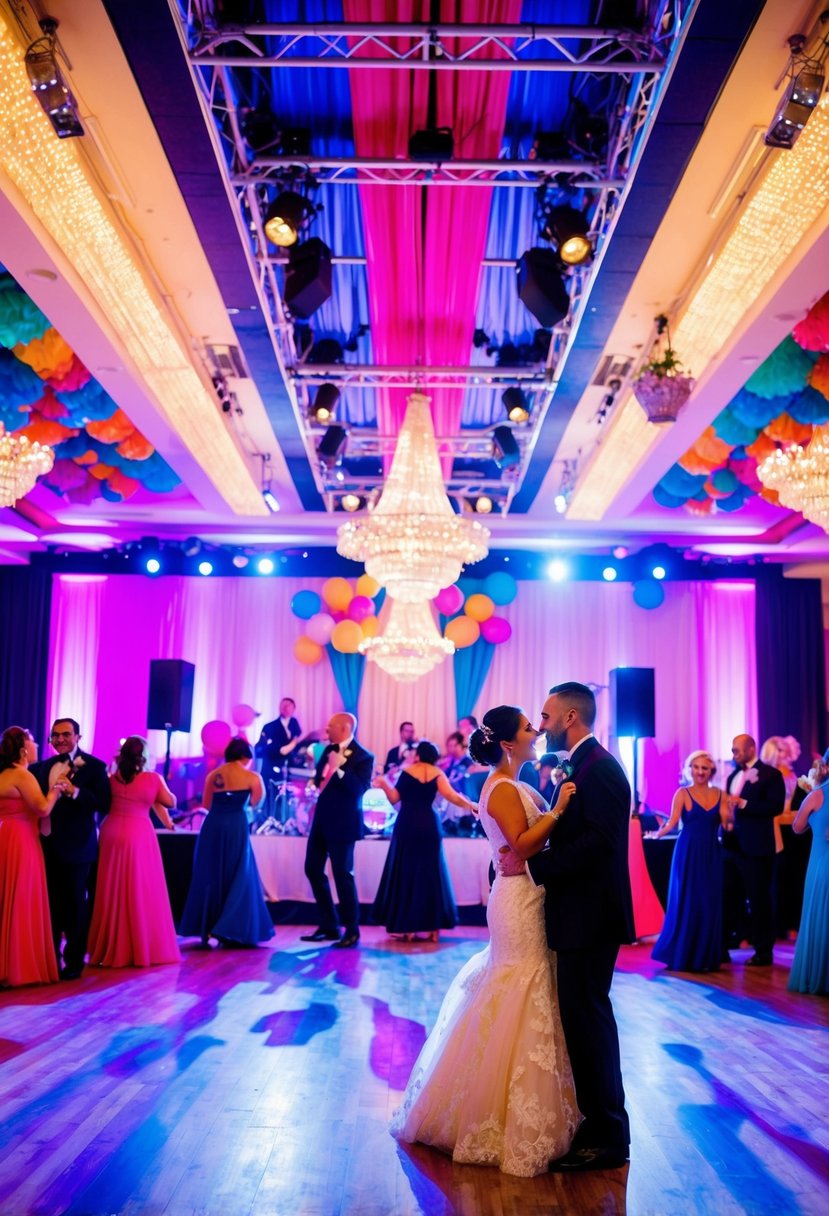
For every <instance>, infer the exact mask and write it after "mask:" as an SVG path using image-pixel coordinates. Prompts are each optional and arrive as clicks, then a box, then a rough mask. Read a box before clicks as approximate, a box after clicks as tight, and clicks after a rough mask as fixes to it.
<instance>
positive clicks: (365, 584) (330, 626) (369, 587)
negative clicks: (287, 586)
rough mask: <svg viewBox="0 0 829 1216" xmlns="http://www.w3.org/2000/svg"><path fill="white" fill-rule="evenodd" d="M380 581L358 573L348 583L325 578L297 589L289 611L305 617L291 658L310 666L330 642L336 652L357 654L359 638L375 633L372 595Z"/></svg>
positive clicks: (342, 580)
mask: <svg viewBox="0 0 829 1216" xmlns="http://www.w3.org/2000/svg"><path fill="white" fill-rule="evenodd" d="M380 590H381V588H380V584H379V583H378V582H377V581H376V580H375V579H373V578H371V577H370V576H369V575H368V574H361V575H360V577H359V578H358V579H357V582H356V584H355V585H354V586H353V587H352V585H351V583H350V582H349V581H348V579H347V578H329V579H326V581H325V582H324V583H323V585H322V589H321V592H320V594H317V592H316V591H311V590H303V591H298V592H297V593H296V595H295V596H294V597H293V599H292V600H291V612H293V614H294V616H296V617H299V619H300V620H301V621H305V632H304V633H303V634H302V636H301V637H298V638H297V640H296V641H295V642H294V658H295V659H296V660H297V662H298V663H302V665H303V666H304V667H314V666H315V665H316V664H317V663H319V662H320V660H321V659H322V657H323V655H324V654H325V647H326V646H329V645H330V646H333V647H334V649H335V650H338V651H339V652H340V654H357V651H358V647H359V645H360V643H361V642H362V640H363V638H373V637H376V635H377V631H378V629H379V627H380V626H379V622H378V620H377V606H376V604H375V599H376V597H377V596H378V595H379V593H380Z"/></svg>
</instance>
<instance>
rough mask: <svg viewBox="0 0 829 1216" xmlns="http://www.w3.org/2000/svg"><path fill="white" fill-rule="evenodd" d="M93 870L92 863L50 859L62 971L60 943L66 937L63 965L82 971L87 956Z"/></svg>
mask: <svg viewBox="0 0 829 1216" xmlns="http://www.w3.org/2000/svg"><path fill="white" fill-rule="evenodd" d="M91 868H92V866H91V863H90V862H88V861H80V862H70V861H60V860H58V858H56V857H54V856H51V855H47V856H46V886H47V889H48V892H49V911H50V914H51V920H52V940H53V941H54V943H55V955H56V956H57V960H58V967H60V942H61V937H64V936H65V938H66V945H65V947H64V951H63V964H64V966H65V967H66V968H67V970H69V971H80V970H81V968H82V967H83V964H84V958H85V956H86V938H87V934H88V932H89V915H90V905H89V898H88V893H89V880H90V871H91Z"/></svg>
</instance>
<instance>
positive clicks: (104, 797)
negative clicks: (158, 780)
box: [32, 718, 112, 980]
mask: <svg viewBox="0 0 829 1216" xmlns="http://www.w3.org/2000/svg"><path fill="white" fill-rule="evenodd" d="M80 740H81V728H80V726H79V725H78V723H77V722H76V720H75V719H74V718H57V719H56V721H55V722H54V724H53V726H52V732H51V734H50V736H49V742H50V743H51V745H52V748H53V749H54V751H55V752H56V755H54V756H53V757H52V758H51V759H50V760H41V761H40V762H39V763H38V764H35V765H33V766H32V773H33V775H34V776H35V777H36V778H37V782H38V784H39V786H40V788H41V790H42V791H43V793H44V794H48V793H49V792H50V791H51V790H52V789H54V787H55V785H60V786H61V789H62V790H63V791H64V792H63V793H62V795H61V797H59V798H58V800H57V802H56V803H55V805H54V808H53V810H52V814H51V815H50V817H49V821H50V832H49V835H48V836H45V835H43V834H41V844H42V846H43V855H44V858H45V861H46V885H47V887H48V890H49V909H50V913H51V917H52V937H53V940H54V944H55V955H56V956H57V960H58V968H59V969H61V972H60V975H61V979H64V980H76V979H79V978H80V976H81V973H82V971H83V965H84V958H85V956H86V939H87V932H88V929H89V906H90V903H91V898H92V891H91V875H92V868H93V864H94V863H95V862H96V861H97V859H98V831H97V825H96V816H98V817H102V816H104V815H106V813H107V811H108V810H109V804H110V801H111V798H112V794H111V791H110V785H109V777H108V776H107V770H106V765H105V764H104V762H103V760H99V759H97V757H95V756H92V755H90V754H89V752H85V751H82V750H81V748H80ZM64 937H65V939H66V941H65V945H64V950H63V959H62V960H61V952H60V946H61V939H62V938H64Z"/></svg>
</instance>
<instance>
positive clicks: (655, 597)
mask: <svg viewBox="0 0 829 1216" xmlns="http://www.w3.org/2000/svg"><path fill="white" fill-rule="evenodd" d="M664 599H665V588H664V587H663V586H662V584H661V583H658V582H657V581H656V580H655V579H652V578H641V579H640V580H639V582H638V583H634V584H633V602H634V604H638V605H639V607H640V608H648V609H650V608H658V607H659V605H660V604H661V603H662V602H663V601H664Z"/></svg>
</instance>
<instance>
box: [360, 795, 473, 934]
mask: <svg viewBox="0 0 829 1216" xmlns="http://www.w3.org/2000/svg"><path fill="white" fill-rule="evenodd" d="M396 789H397V792H398V793H399V794H400V803H399V811H398V814H397V819H396V821H395V824H394V831H393V832H392V837H391V844H390V845H389V852H388V856H387V857H386V864H385V866H384V867H383V875H382V877H381V879H380V886H379V888H378V891H377V897H376V899H375V901H374V907H373V908H372V910H371V922H372V924H375V925H385V926H386V929H387V930H388V932H389V933H434V932H436V931H437V930H438V929H453V928H454V927H455V925H456V924H457V923H458V910H457V908H456V907H455V896H454V894H453V892H452V883H451V881H450V878H449V871H448V869H447V868H446V858H445V857H444V855H443V843H442V839H441V829H440V818H439V816H438V813H437V811H436V810H435V808H434V801H435V796H436V794H437V777H433V778H432V780H431V781H418V780H417V778H416V777H413V776H412V775H411V773H406V772H403V773H401V774H400V776H399V777H398V779H397V786H396Z"/></svg>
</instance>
